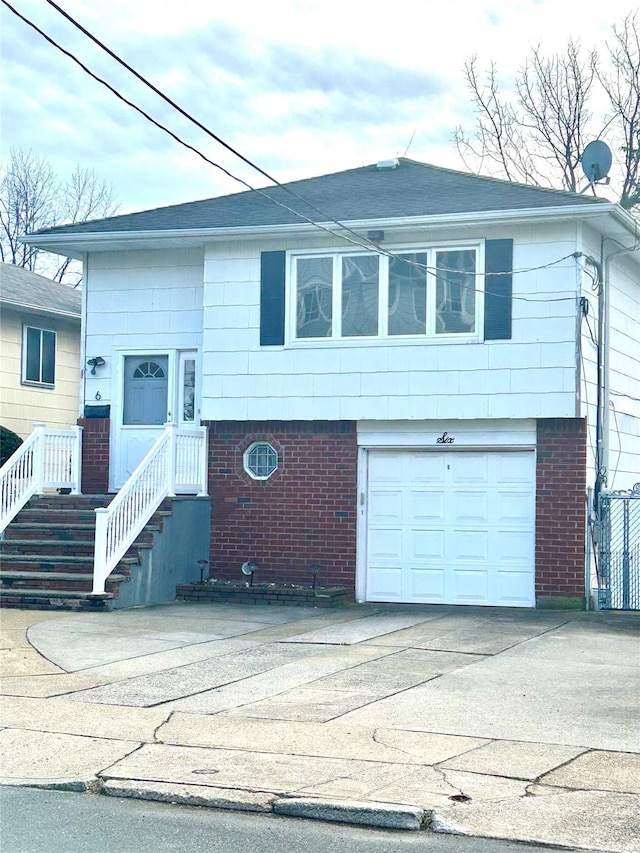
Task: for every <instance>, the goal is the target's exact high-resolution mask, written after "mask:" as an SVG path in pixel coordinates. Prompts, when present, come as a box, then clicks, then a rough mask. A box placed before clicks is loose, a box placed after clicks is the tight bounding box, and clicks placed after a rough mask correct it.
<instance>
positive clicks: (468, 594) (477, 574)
mask: <svg viewBox="0 0 640 853" xmlns="http://www.w3.org/2000/svg"><path fill="white" fill-rule="evenodd" d="M451 586H452V589H451V602H452V603H453V604H456V603H458V604H484V603H485V602H486V601H487V600H488V598H489V584H488V578H487V572H486V571H480V570H473V569H455V570H454V571H453V572H452V573H451Z"/></svg>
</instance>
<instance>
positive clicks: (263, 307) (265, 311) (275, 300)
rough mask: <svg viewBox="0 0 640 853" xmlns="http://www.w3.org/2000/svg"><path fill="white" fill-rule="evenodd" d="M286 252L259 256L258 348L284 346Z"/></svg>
mask: <svg viewBox="0 0 640 853" xmlns="http://www.w3.org/2000/svg"><path fill="white" fill-rule="evenodd" d="M285 265H286V252H262V253H261V255H260V346H263V347H272V346H282V345H283V344H284V308H285V294H284V278H285Z"/></svg>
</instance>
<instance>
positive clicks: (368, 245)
mask: <svg viewBox="0 0 640 853" xmlns="http://www.w3.org/2000/svg"><path fill="white" fill-rule="evenodd" d="M0 2H2V3H3V4H4V5H5V6H6V7H7V8H8V9H9V10H10V11H11V12H12V13H13V14H14V15H16V16H17V17H18V18H20V20H22V21H23V22H24V23H25V24H27V26H29V27H31V28H32V29H34V30H35V31H36V32H37V33H38V34H39V35H40V36H42V38H44V39H45V40H46V41H47V42H49V44H51V45H52V46H53V47H55V48H56V49H57V50H59V51H60V52H61V53H63V54H64V55H65V56H67V57H68V58H69V59H71V60H72V61H73V62H75V63H76V64H77V65H78V66H79V67H80V68H81V69H82V70H83V71H84V72H85V73H86V74H88V75H89V76H90V77H91V78H92V79H94V80H95V81H96V82H98V83H100V84H101V85H103V86H104V87H106V88H107V89H108V90H109V91H110V92H111V93H112V94H113V95H115V96H116V97H117V98H118V99H119V100H121V101H122V102H123V103H125V104H126V105H127V106H129V107H131V108H132V109H134V110H136V112H138V113H139V114H140V115H142V116H143V118H145V119H146V120H147V121H149V122H150V123H151V124H153V125H154V126H155V127H157V128H158V129H159V130H162V131H163V132H164V133H166V134H168V135H169V136H170V137H171V138H172V139H173V140H174V141H175V142H177V143H178V144H179V145H182V146H183V147H185V148H187V149H188V150H190V151H192V152H193V153H194V154H196V155H197V156H198V157H200V158H201V159H202V160H204V161H205V162H206V163H207V164H209V165H211V166H213V167H214V168H216V169H218V170H220V171H221V172H223V173H224V174H225V175H227V176H228V177H229V178H231V179H232V180H234V181H237V182H238V183H240V184H242V185H243V186H244V187H246V189H248V190H251V191H253V192H256V193H258V194H260V195H262V196H264V197H265V198H266V199H267V200H268V201H270V202H272V203H273V204H275V205H277V206H278V207H281V208H283V209H284V210H287V211H288V212H289V213H291V214H293V215H294V216H296V217H297V218H299V219H301V220H303V221H305V222H307V223H309V224H310V225H313V226H314V227H315V228H318V229H319V230H321V231H324V232H325V233H327V234H329V235H331V236H332V237H338V238H339V239H343V240H346V241H347V242H349V243H351V244H352V245H355V246H357V247H359V248H361V249H365V250H366V251H367V252H372V251H373V252H375V253H377V254H379V255H383V256H386V257H388V258H391V259H396V260H400V261H403V262H404V263H406V264H408V265H410V266H413V267H417V268H419V269H423V270H425V272H426V273H427V274H431V275H441V274H442V273H443V272H445V273H447V272H451V273H460V272H461V270H458V269H449V268H444V267H437V268H434V267H432V266H429V265H427V264H423V263H420V262H418V261H412V260H409V259H408V258H406V257H404V256H402V255H398V254H396V253H394V252H391V251H389V250H387V249H384V248H382V247H380V246H379V244H377V243H374V242H372V241H370V240H369V239H368V238H365V237H363V236H362V235H361V234H358V233H357V232H356V231H354V230H352V229H351V228H350V227H349V226H347V225H345V224H344V223H342V222H340V221H339V220H337V219H334V218H333V217H331V216H330V215H328V214H326V213H325V212H324V211H322V210H321V209H320V208H318V207H316V206H315V205H314V204H313V203H312V202H310V201H308V199H306V198H304V197H303V196H301V195H299V194H298V193H296V192H295V191H294V190H292V189H291V188H290V187H289V186H287V185H286V184H282V183H281V182H280V181H278V180H277V179H276V178H274V177H273V176H272V175H270V174H269V173H268V172H266V171H265V170H264V169H262V168H261V167H260V166H258V165H257V164H255V163H254V162H253V161H252V160H250V159H249V158H248V157H246V156H245V155H243V154H242V153H241V152H239V151H237V150H236V149H235V148H234V147H233V146H232V145H230V144H229V143H227V142H225V141H224V140H223V139H222V138H221V137H220V136H218V135H217V134H215V133H214V132H213V131H211V130H210V129H209V128H207V127H206V126H205V125H204V124H202V123H201V122H200V121H198V119H196V118H195V117H194V116H192V115H191V114H190V113H189V112H187V111H186V110H185V109H183V108H182V107H181V106H180V105H179V104H177V103H176V102H175V101H173V100H172V99H171V98H169V97H168V96H167V95H165V94H164V93H163V92H162V91H161V90H160V89H158V88H157V87H156V86H155V85H154V84H153V83H151V82H150V81H149V80H147V79H146V78H145V77H144V76H143V75H142V74H140V73H139V72H138V71H136V69H135V68H133V67H132V66H131V65H129V63H127V62H126V61H125V60H123V59H122V58H121V57H119V56H118V55H117V54H116V53H115V52H114V51H112V50H111V49H110V48H109V47H107V46H106V45H105V44H104V43H103V42H102V41H100V39H98V38H97V37H96V36H94V35H93V34H92V33H91V32H90V31H89V30H87V29H86V28H85V27H84V26H83V25H82V24H80V23H79V22H78V21H76V20H75V19H74V18H73V17H72V16H71V15H70V14H69V13H67V12H66V11H65V10H64V9H62V7H61V6H59V5H58V4H57V3H55V2H54V0H46V2H47V3H48V4H49V5H50V6H52V7H53V8H54V9H56V11H58V12H59V13H60V14H61V15H63V17H65V18H66V19H67V20H68V21H69V22H70V23H71V24H73V25H74V26H75V27H76V28H77V29H79V30H80V31H81V32H82V33H83V34H84V35H86V36H87V38H89V39H90V40H91V41H93V42H94V43H95V44H96V45H98V46H99V47H100V48H101V49H102V50H103V51H105V52H106V53H107V54H108V55H109V56H111V57H112V58H113V59H114V60H115V61H116V62H118V63H119V64H120V65H122V66H123V67H124V68H126V70H127V71H129V72H130V73H131V74H133V75H134V76H135V77H136V78H137V79H138V80H140V81H141V82H142V83H144V84H145V85H146V86H147V87H148V88H150V89H151V90H152V91H153V92H154V93H155V94H157V95H158V96H159V97H161V98H162V99H163V100H164V101H165V102H166V103H168V104H169V105H170V106H171V107H173V108H174V109H175V110H177V111H178V112H179V113H180V114H181V115H182V116H184V117H185V118H187V119H188V120H189V121H190V122H192V123H193V124H194V125H196V126H197V127H198V128H200V129H201V130H202V131H204V132H205V133H206V134H207V135H208V136H210V137H211V138H212V139H214V140H215V141H216V142H218V143H219V144H220V145H222V146H223V147H224V148H226V149H227V150H228V151H230V152H231V153H233V154H234V155H235V156H237V157H238V158H239V159H241V160H242V161H243V162H244V163H246V164H248V165H249V166H251V168H253V169H255V170H256V171H257V172H259V173H260V174H261V175H263V176H264V177H266V178H267V179H268V180H270V181H271V182H272V183H274V184H275V185H276V186H278V187H279V188H280V189H282V190H283V191H284V192H286V193H288V194H289V195H291V196H292V197H293V198H295V199H297V200H298V201H300V202H302V203H303V204H304V205H306V206H307V207H309V208H310V209H312V210H314V211H316V213H318V214H319V215H320V216H322V217H323V219H324V221H325V222H332V223H333V224H334V225H336V226H337V227H338V228H339V229H340V230H341V231H343V232H346V233H337V232H336V231H334V230H333V229H331V228H328V227H326V226H325V225H323V224H322V223H320V222H317V221H316V220H314V219H312V218H310V217H309V216H306V215H305V214H303V213H300V212H299V211H298V210H295V209H294V208H292V207H290V206H289V205H287V204H284V203H283V202H281V201H279V200H278V199H275V198H273V196H272V195H270V194H269V193H268V192H267V191H266V190H264V189H259V188H257V187H254V186H253V185H252V184H250V183H249V182H248V181H246V180H244V179H243V178H240V177H238V176H237V175H235V174H233V173H232V172H231V171H229V170H228V169H226V168H225V167H224V166H222V165H220V164H219V163H216V162H215V161H214V160H212V159H211V158H209V157H207V155H206V154H204V153H203V152H202V151H200V150H199V149H198V148H196V147H195V146H194V145H191V144H190V143H188V142H186V141H185V140H183V139H182V138H181V137H180V136H178V135H177V134H176V133H174V132H173V131H172V130H171V129H170V128H168V127H166V125H164V124H162V123H161V122H159V121H157V120H156V119H155V118H153V116H151V115H150V114H149V113H148V112H146V111H145V110H143V109H142V108H141V107H139V106H138V105H137V104H135V103H134V102H133V101H131V100H130V99H128V98H127V97H125V96H124V95H123V94H122V93H121V92H119V91H118V90H117V89H116V88H115V87H114V86H112V85H111V84H110V83H109V82H108V81H106V80H105V79H103V78H102V77H100V76H98V75H97V74H95V73H94V72H93V71H92V70H91V69H90V68H89V67H88V66H87V65H85V64H84V63H83V62H82V61H81V60H80V59H78V58H77V57H76V56H75V55H74V54H73V53H71V52H70V51H69V50H67V49H66V48H64V47H62V45H60V44H58V42H56V41H55V40H54V39H53V38H52V37H51V36H49V35H48V34H47V33H46V32H44V30H42V29H41V28H40V27H38V26H37V25H36V24H35V23H34V22H33V21H31V20H29V19H28V18H27V17H26V16H24V15H23V14H21V13H20V12H19V11H18V10H17V9H16V8H14V7H13V6H12V5H11V4H10V3H9V2H8V0H0ZM347 234H351V235H353V237H354V238H355V239H352V238H351V237H349V236H347ZM365 240H366V242H364V241H365ZM571 257H573V258H574V259H576V260H577V255H576V254H575V253H570V254H568V255H564V256H563V257H561V258H558V259H556V260H554V261H550V262H549V263H546V264H539V265H537V266H532V267H526V268H522V269H511V270H506V271H501V272H495V273H491V275H492V276H504V275H512V274H514V275H515V274H520V273H526V272H534V271H536V270H540V269H546V268H548V267H552V266H555V265H557V264H560V263H562V261H565V260H568V259H569V258H571ZM583 269H584V268H583ZM476 275H477V274H476ZM459 286H460V287H461V288H463V289H466V290H469V289H471V290H474V291H476V292H477V293H485V291H484V290H481V289H480V288H476V287H473V286H471V285H466V284H464V283H462V282H460V283H459ZM492 296H494V297H495V296H497V297H500V298H512V299H514V300H519V301H523V302H540V303H548V302H567V301H575V297H574V296H565V297H555V298H551V299H546V298H543V299H530V298H528V297H526V296H522V295H517V294H516V295H513V296H512V297H509V296H507V295H503V294H492Z"/></svg>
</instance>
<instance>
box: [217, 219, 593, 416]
mask: <svg viewBox="0 0 640 853" xmlns="http://www.w3.org/2000/svg"><path fill="white" fill-rule="evenodd" d="M436 236H437V238H438V242H436ZM507 237H510V238H513V240H514V255H513V265H514V268H515V269H516V270H519V269H526V270H528V271H527V272H523V273H517V274H516V275H514V277H513V294H514V300H513V337H512V339H511V340H495V341H487V342H479V341H477V340H474V339H473V338H471V339H469V338H468V336H466V335H443V336H437V337H436V336H435V335H434V336H433V337H429V336H428V335H426V334H405V335H400V334H398V335H389V336H387V337H351V338H349V339H346V338H344V339H332V338H327V337H324V338H315V339H304V340H299V341H295V342H290V343H289V344H288V345H285V346H270V347H261V346H260V335H259V328H260V252H261V251H267V250H276V249H278V250H281V249H283V250H287V251H289V252H290V254H291V255H293V256H302V255H303V254H307V253H308V252H310V251H313V250H315V251H316V253H317V256H318V257H321V256H322V255H321V252H322V248H321V239H320V238H313V239H312V238H311V237H308V238H305V239H304V240H302V239H300V240H294V239H293V238H283V239H282V240H279V241H273V242H270V243H265V242H257V241H254V242H248V241H247V242H246V243H227V244H218V245H216V246H215V247H214V246H211V247H210V248H209V249H208V250H207V252H206V255H205V269H204V341H203V409H202V411H203V417H204V418H205V419H211V420H225V419H229V420H247V419H249V420H270V419H276V420H292V419H301V420H314V419H320V420H324V419H329V420H366V419H376V420H386V419H389V418H397V419H407V420H413V419H418V420H421V419H425V418H445V419H458V418H463V419H469V420H472V419H477V418H536V417H540V418H545V417H575V415H576V346H575V334H576V310H577V309H576V296H577V287H578V275H577V265H576V263H575V262H574V261H573V260H572V259H570V260H565V261H564V262H563V263H561V264H554V265H551V266H544V265H548V264H552V262H553V261H557V260H558V259H559V258H562V257H564V256H566V255H568V254H570V253H571V252H573V251H575V250H576V230H575V226H574V225H559V224H557V223H555V224H553V225H548V226H547V225H541V226H527V227H525V226H523V227H521V228H516V227H509V228H500V229H498V228H495V227H494V228H492V229H480V228H478V231H477V232H475V233H469V229H466V234H465V235H464V238H465V239H464V240H463V238H462V236H461V235H460V234H459V233H456V231H454V230H453V229H452V230H446V231H443V233H441V234H438V235H435V234H432V233H429V232H428V231H425V232H423V233H421V234H417V233H414V234H408V235H407V237H406V244H404V245H406V246H407V247H415V246H420V245H423V246H424V245H428V244H431V245H434V246H435V245H439V246H443V245H446V246H451V247H453V246H458V247H461V246H465V245H466V246H469V245H472V244H473V243H474V241H475V244H476V245H481V243H482V239H483V238H486V239H496V238H507ZM319 244H320V245H319ZM327 249H328V247H327ZM395 250H398V251H399V248H398V246H397V245H394V251H395ZM407 251H408V249H407ZM329 254H330V253H329V251H328V250H327V251H325V254H324V256H325V257H326V256H329ZM538 267H544V268H541V269H537V268H538ZM525 300H526V301H525ZM379 304H380V306H381V307H380V322H381V323H383V322H384V317H383V313H384V314H386V313H387V312H388V307H387V303H386V302H385V301H384V299H381V301H380V303H379ZM334 308H335V303H332V316H333V310H334ZM291 310H292V309H291V303H290V304H289V314H290V316H289V321H290V320H291ZM476 310H477V312H478V316H477V322H478V324H479V325H481V323H482V316H481V312H480V307H479V305H477V307H476ZM288 334H289V335H291V327H290V326H289V331H288Z"/></svg>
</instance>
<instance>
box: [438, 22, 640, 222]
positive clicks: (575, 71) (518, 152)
mask: <svg viewBox="0 0 640 853" xmlns="http://www.w3.org/2000/svg"><path fill="white" fill-rule="evenodd" d="M607 47H608V54H607V55H606V56H605V57H604V62H605V64H606V70H603V68H602V62H601V59H600V57H599V56H598V54H597V52H596V51H595V50H590V51H588V52H586V53H585V52H583V51H582V49H581V47H580V45H579V44H578V43H577V42H574V41H569V43H568V44H567V47H566V50H565V51H564V52H563V53H560V54H556V55H554V56H544V55H543V53H542V51H541V49H540V47H536V48H533V49H532V50H531V52H530V55H529V57H528V58H527V61H526V62H525V63H524V65H523V67H522V68H521V69H520V71H519V72H518V73H517V75H516V78H515V80H514V82H513V85H512V86H510V87H507V88H506V89H503V88H501V86H500V84H499V77H498V72H497V69H496V65H495V63H493V62H492V63H491V64H490V65H489V68H488V70H487V72H486V74H485V76H484V77H481V75H479V73H478V68H477V66H478V59H477V57H475V56H473V57H471V58H470V59H468V60H467V62H466V63H465V66H464V76H465V80H466V83H467V88H468V90H469V93H470V96H471V103H472V105H473V108H474V113H475V127H474V128H473V130H472V132H469V131H467V130H465V129H464V128H463V127H461V126H458V127H457V128H455V130H454V134H453V140H454V143H455V145H456V148H457V150H458V153H459V155H460V157H461V158H462V160H463V162H464V163H465V165H466V166H467V168H469V167H473V171H485V172H488V173H489V174H493V175H496V176H497V177H502V178H506V179H507V180H509V181H519V182H522V183H526V184H533V185H537V186H547V187H558V188H562V189H565V190H570V191H572V192H577V191H578V190H579V188H580V183H581V182H584V178H583V175H582V170H581V168H580V158H581V155H582V153H583V151H584V148H585V147H586V144H587V142H588V141H590V140H591V139H601V138H604V139H606V140H607V141H608V142H609V143H610V144H611V146H612V148H613V149H614V158H616V159H617V160H618V163H617V170H618V172H619V173H620V178H621V181H620V183H621V190H620V203H621V204H622V205H623V206H624V207H626V208H627V209H629V210H632V211H634V210H638V209H640V36H639V32H638V17H637V15H636V14H630V15H627V17H626V18H625V19H624V21H623V22H622V24H620V25H619V26H614V27H613V39H612V43H611V44H609V45H607ZM596 96H597V97H596ZM599 101H604V102H608V104H609V110H608V112H606V111H605V110H601V111H598V113H597V115H596V114H595V111H594V110H595V108H594V105H597V104H598V102H599Z"/></svg>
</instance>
